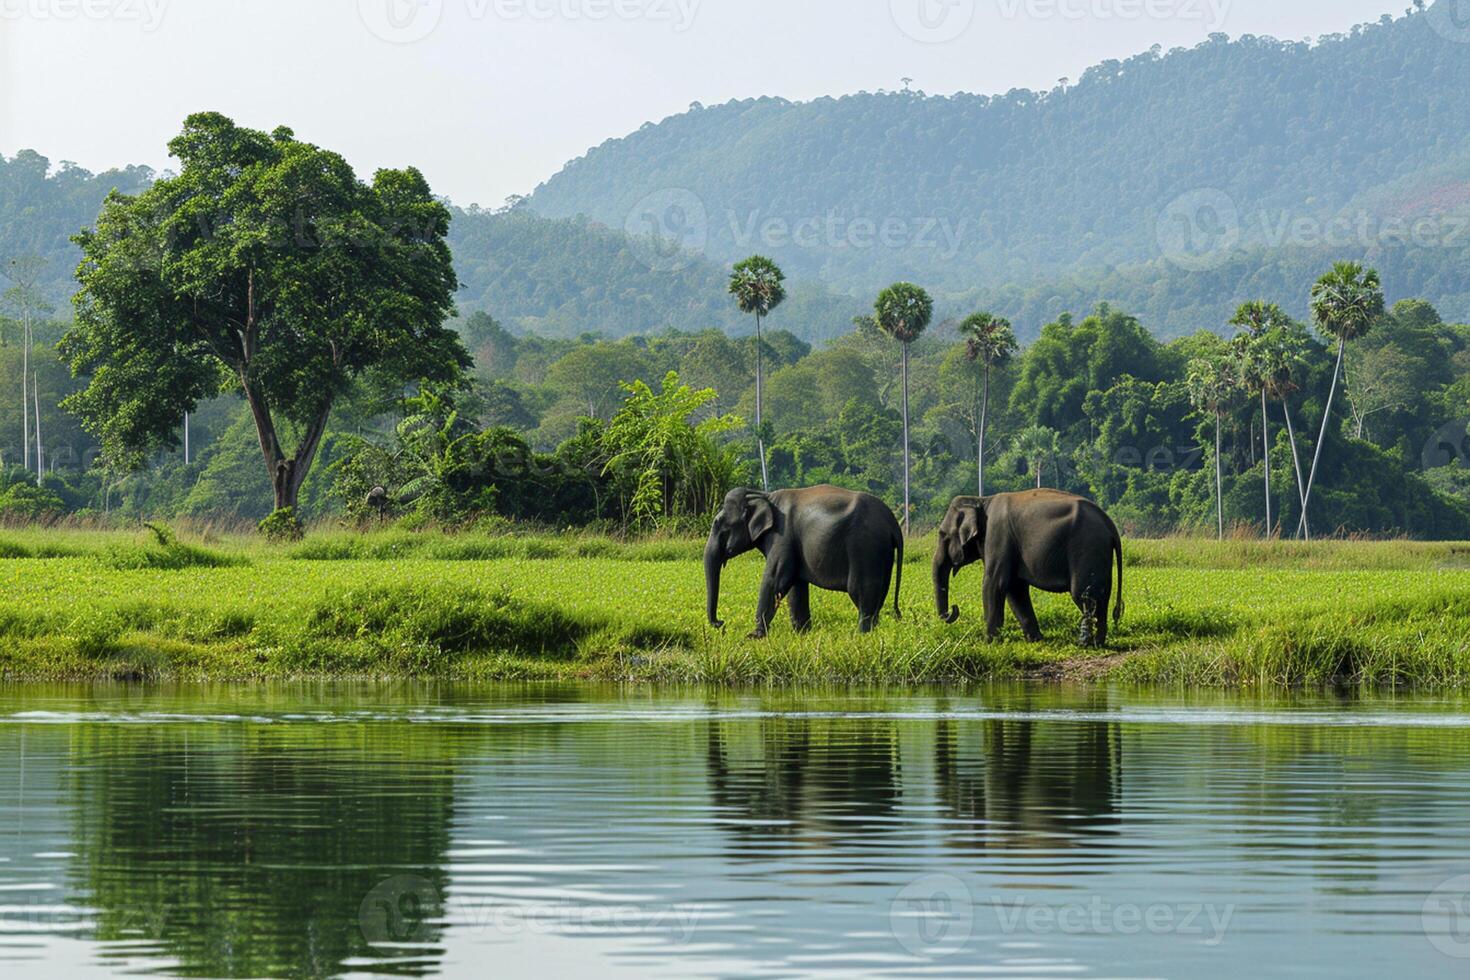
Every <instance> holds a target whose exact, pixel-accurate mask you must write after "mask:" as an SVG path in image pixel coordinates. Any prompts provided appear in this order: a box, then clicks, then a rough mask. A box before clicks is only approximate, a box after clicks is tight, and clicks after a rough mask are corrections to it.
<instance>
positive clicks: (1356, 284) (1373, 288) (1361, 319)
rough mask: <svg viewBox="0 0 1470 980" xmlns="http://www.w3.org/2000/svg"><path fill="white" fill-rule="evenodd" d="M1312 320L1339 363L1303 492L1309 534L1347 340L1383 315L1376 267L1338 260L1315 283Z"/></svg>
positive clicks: (1305, 526)
mask: <svg viewBox="0 0 1470 980" xmlns="http://www.w3.org/2000/svg"><path fill="white" fill-rule="evenodd" d="M1311 305H1312V320H1313V321H1314V322H1315V323H1316V324H1317V329H1318V330H1320V331H1321V332H1322V334H1323V335H1324V336H1325V337H1328V338H1332V339H1336V341H1337V363H1336V364H1335V365H1334V366H1333V368H1332V386H1331V387H1330V388H1329V389H1328V391H1327V407H1326V409H1325V410H1324V411H1323V413H1322V431H1321V433H1320V434H1319V435H1318V436H1317V447H1316V449H1315V450H1313V452H1312V469H1311V472H1309V473H1308V474H1307V489H1306V492H1305V493H1304V494H1303V495H1302V518H1301V524H1300V525H1299V526H1298V530H1299V531H1301V532H1302V533H1303V534H1310V533H1311V531H1310V527H1311V525H1310V524H1309V523H1308V516H1309V515H1308V510H1307V509H1308V507H1309V506H1310V505H1311V502H1312V486H1313V485H1314V484H1315V483H1316V481H1317V465H1318V464H1319V463H1320V462H1321V460H1322V444H1323V443H1324V442H1326V441H1327V426H1328V425H1329V424H1330V423H1331V421H1332V403H1333V400H1334V399H1335V398H1336V396H1337V381H1338V378H1340V377H1341V376H1342V360H1343V355H1344V354H1345V353H1346V352H1347V345H1348V341H1350V340H1357V339H1358V338H1360V337H1364V336H1366V335H1367V333H1368V331H1369V330H1372V329H1373V325H1374V324H1375V323H1377V322H1378V320H1379V319H1380V318H1381V317H1382V316H1383V286H1382V284H1381V283H1380V282H1379V279H1378V270H1377V269H1364V268H1363V267H1362V266H1361V265H1358V264H1357V263H1356V262H1339V263H1337V264H1336V265H1334V266H1333V267H1332V271H1331V272H1328V273H1327V274H1326V275H1324V276H1323V277H1322V278H1321V279H1318V280H1317V282H1316V283H1315V284H1314V285H1313V286H1312V304H1311Z"/></svg>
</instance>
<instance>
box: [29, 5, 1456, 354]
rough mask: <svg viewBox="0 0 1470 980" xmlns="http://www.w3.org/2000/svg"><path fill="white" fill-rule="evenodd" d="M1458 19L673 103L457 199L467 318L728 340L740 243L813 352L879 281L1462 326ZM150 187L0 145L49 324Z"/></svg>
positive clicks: (139, 170) (1133, 304)
mask: <svg viewBox="0 0 1470 980" xmlns="http://www.w3.org/2000/svg"><path fill="white" fill-rule="evenodd" d="M1453 2H1454V0H1448V2H1445V0H1442V2H1441V4H1439V5H1436V6H1434V7H1431V8H1429V9H1427V10H1425V11H1417V12H1415V13H1412V14H1409V15H1407V16H1404V17H1400V18H1398V19H1396V20H1389V19H1385V21H1383V22H1381V23H1379V24H1375V25H1370V26H1366V27H1363V28H1360V29H1357V30H1354V31H1353V32H1351V33H1350V34H1348V35H1343V36H1335V37H1329V38H1323V39H1319V41H1318V42H1317V43H1315V44H1306V43H1299V42H1280V41H1275V40H1271V39H1268V38H1255V37H1245V38H1241V39H1239V40H1236V41H1229V40H1227V39H1225V38H1224V37H1223V36H1217V37H1215V38H1213V39H1211V40H1210V41H1208V42H1206V43H1204V44H1201V45H1199V46H1198V47H1195V48H1191V49H1188V50H1177V51H1173V52H1169V53H1163V52H1161V51H1158V50H1154V51H1150V52H1146V53H1145V54H1142V55H1140V56H1138V57H1135V58H1131V59H1129V60H1127V61H1124V62H1106V63H1103V64H1101V65H1098V66H1096V67H1094V68H1092V69H1090V70H1089V71H1087V72H1086V74H1085V75H1084V76H1083V77H1082V78H1081V79H1080V80H1079V81H1078V82H1077V83H1076V84H1075V85H1070V84H1069V85H1067V86H1059V87H1058V88H1057V89H1056V90H1054V91H1052V92H1048V93H1033V92H1028V91H1020V90H1017V91H1013V92H1011V93H1009V94H1007V95H1004V96H1000V97H994V98H992V97H985V96H970V95H962V96H955V97H950V98H931V97H927V96H924V95H922V94H920V93H886V94H885V93H877V94H859V95H851V96H844V97H841V98H825V99H818V100H816V101H813V102H807V103H792V102H788V101H785V100H782V99H772V98H767V99H757V100H749V101H745V102H734V103H730V104H727V105H723V106H718V107H713V108H707V109H706V108H694V109H691V111H689V112H687V113H684V114H682V115H679V116H676V117H673V118H671V119H667V120H665V121H663V122H662V123H658V124H649V125H646V126H644V127H643V128H642V129H640V130H638V131H637V132H636V133H633V134H631V135H629V136H627V137H626V138H624V139H618V140H612V141H609V142H608V143H605V144H603V145H602V146H600V147H598V148H596V149H594V150H592V151H591V152H589V153H588V154H587V155H586V156H585V157H582V158H580V159H578V160H576V161H573V162H572V163H569V164H568V165H567V166H566V168H565V169H564V170H563V171H562V172H561V173H559V174H557V175H556V176H555V177H553V178H551V179H550V180H549V181H547V182H546V183H545V184H544V185H542V186H541V187H540V188H539V189H537V191H536V192H535V194H534V195H533V196H532V197H531V198H530V199H529V200H527V201H525V202H523V203H522V204H521V205H519V206H517V207H516V208H514V209H512V210H510V211H497V212H489V211H483V210H479V209H455V211H454V222H453V225H452V228H451V233H450V240H451V245H452V247H453V248H454V253H455V263H456V268H457V270H458V272H459V276H460V279H461V283H462V289H461V291H460V294H459V296H458V302H459V307H460V310H461V312H462V313H464V314H466V315H467V314H469V313H472V312H475V311H477V310H484V311H486V312H489V313H491V314H493V315H494V316H495V317H496V319H497V320H499V321H500V322H501V323H504V324H506V325H507V326H509V327H511V328H512V329H515V330H518V331H521V332H527V331H529V332H534V333H539V334H543V335H546V336H560V337H575V336H579V335H581V334H584V333H599V334H603V335H605V336H609V337H621V336H626V335H629V334H634V333H639V334H651V333H658V332H662V331H663V330H664V329H666V328H670V327H673V328H678V329H682V330H699V329H703V328H706V327H720V328H723V329H726V330H731V331H745V330H748V329H750V324H749V323H748V322H746V320H745V319H744V318H741V317H740V316H738V315H737V314H736V312H735V310H734V304H733V303H732V302H731V300H730V298H729V297H728V296H727V295H726V293H725V283H726V277H727V275H728V270H729V264H730V262H732V261H734V260H737V259H739V258H743V257H745V256H746V255H749V254H751V253H753V252H761V253H764V254H768V255H771V256H772V257H774V258H775V259H777V261H779V262H780V263H781V264H782V266H783V267H784V268H785V271H786V273H787V275H788V282H787V286H788V299H787V301H786V302H785V304H783V305H782V307H781V309H780V310H778V311H777V313H776V315H775V317H774V318H773V320H772V324H771V325H772V326H773V327H779V328H784V329H788V330H790V331H792V332H793V333H795V334H797V335H798V336H800V337H802V338H803V339H805V340H809V341H819V340H824V339H827V338H830V337H833V336H836V335H838V334H841V333H844V332H846V331H848V330H849V329H850V327H851V321H852V317H853V315H855V314H857V313H861V312H864V311H865V310H866V309H869V308H870V307H871V303H872V297H873V296H874V295H876V293H877V291H878V290H879V289H881V288H882V287H883V286H885V285H887V284H888V283H889V282H891V281H893V280H896V279H901V278H902V279H910V280H913V281H915V282H919V283H921V284H923V285H925V286H927V287H929V288H930V290H931V291H933V292H934V294H935V297H936V300H937V302H938V310H937V313H938V317H939V318H940V319H941V320H942V319H944V318H948V317H953V316H960V315H963V314H965V313H968V312H970V311H972V310H974V309H976V308H980V307H988V308H990V309H993V310H995V311H996V312H998V313H1001V314H1003V315H1005V316H1008V317H1010V318H1011V319H1012V320H1013V321H1014V322H1015V324H1016V330H1017V333H1018V334H1019V335H1020V337H1021V339H1022V340H1030V339H1032V338H1034V337H1035V336H1036V334H1037V332H1038V331H1039V329H1040V326H1041V325H1042V324H1044V323H1047V322H1049V321H1051V320H1053V319H1055V318H1056V316H1057V315H1059V314H1060V313H1063V312H1066V311H1073V312H1079V313H1081V312H1085V311H1087V310H1090V309H1092V308H1093V307H1095V306H1096V305H1097V304H1098V303H1099V302H1103V301H1107V302H1111V303H1112V304H1114V305H1115V306H1117V307H1120V308H1123V309H1126V310H1128V311H1129V312H1131V313H1133V314H1135V315H1136V316H1138V317H1139V319H1140V320H1141V321H1142V322H1143V323H1144V324H1145V325H1146V326H1147V327H1148V328H1149V329H1150V330H1151V331H1153V332H1154V333H1155V334H1157V335H1159V336H1163V337H1172V336H1179V335H1182V334H1185V333H1190V332H1193V331H1195V330H1198V329H1199V328H1201V327H1208V328H1215V329H1219V328H1220V327H1221V326H1222V325H1223V324H1224V322H1225V320H1226V319H1227V318H1228V317H1229V315H1230V313H1231V312H1232V311H1233V310H1234V309H1235V307H1236V306H1237V305H1238V304H1239V303H1240V302H1242V301H1244V300H1249V299H1256V298H1265V299H1269V300H1272V301H1275V302H1279V303H1281V304H1282V305H1283V306H1285V307H1286V308H1287V309H1288V311H1289V312H1291V313H1293V314H1294V315H1297V316H1299V317H1301V316H1305V314H1306V299H1307V297H1306V290H1305V285H1304V284H1306V283H1310V282H1311V281H1313V280H1314V279H1315V278H1316V276H1317V275H1319V274H1320V273H1321V272H1322V271H1323V270H1324V269H1326V268H1327V267H1328V266H1329V265H1330V264H1331V263H1332V262H1333V261H1335V260H1338V259H1349V258H1351V259H1358V260H1361V261H1364V262H1366V263H1368V264H1370V265H1373V266H1375V267H1377V268H1378V269H1379V270H1380V271H1381V272H1382V274H1383V279H1384V285H1385V288H1386V290H1387V292H1388V294H1389V300H1390V301H1393V300H1397V299H1401V298H1406V297H1411V296H1412V297H1418V298H1423V299H1425V300H1428V301H1430V302H1432V303H1433V304H1434V305H1435V306H1436V308H1438V309H1439V311H1440V312H1441V314H1442V315H1444V316H1445V317H1446V318H1448V319H1451V320H1455V321H1465V320H1470V276H1467V275H1466V270H1467V269H1470V98H1467V97H1466V94H1465V93H1467V92H1470V29H1463V28H1461V29H1458V32H1457V22H1456V21H1455V20H1454V19H1453V18H1452V17H1451V16H1450V6H1449V4H1452V3H1453ZM286 121H289V120H286ZM5 149H7V151H8V149H9V148H5ZM152 176H153V175H152V173H151V171H149V170H148V169H147V168H143V167H128V168H125V169H122V170H115V171H110V172H108V173H105V174H100V175H95V176H94V175H92V174H89V173H87V172H86V171H84V170H81V169H79V168H76V167H71V166H68V165H66V164H62V165H60V166H57V167H51V166H50V165H49V164H48V162H47V161H46V159H45V158H44V157H41V156H39V155H38V154H36V153H34V152H31V151H21V152H19V153H17V154H16V155H15V156H13V157H10V158H8V159H7V158H5V157H3V156H0V265H3V264H4V263H5V262H6V261H8V260H9V259H12V258H16V257H19V256H24V255H39V256H41V257H43V258H44V259H45V260H46V261H45V266H44V270H43V278H42V282H41V285H42V287H43V290H44V291H45V293H46V294H47V295H48V297H49V299H50V301H51V303H52V304H53V305H55V306H56V307H58V309H59V310H61V311H62V312H63V314H64V313H65V312H66V307H67V301H68V298H69V296H70V294H71V292H72V289H73V288H74V283H73V281H72V279H71V274H72V272H73V270H74V268H75V265H76V261H77V252H76V249H75V248H74V246H72V245H71V244H70V242H69V241H68V237H69V236H70V235H72V234H74V233H75V232H76V231H77V230H78V229H80V228H82V227H83V226H85V225H89V224H90V223H91V222H92V221H93V220H94V219H95V216H96V213H97V209H98V207H99V206H100V204H101V202H102V200H103V198H104V197H105V195H106V194H107V192H108V191H109V190H111V189H112V188H114V187H116V188H118V189H120V190H123V191H125V192H130V191H136V190H138V189H140V188H141V187H142V186H145V185H146V184H147V182H148V181H149V180H151V179H152ZM650 233H655V234H657V235H660V236H663V238H664V239H665V241H664V243H663V244H658V243H656V242H655V241H654V240H653V239H651V238H650V237H648V236H649V234H650ZM5 285H6V283H4V282H0V288H3V287H4V286H5Z"/></svg>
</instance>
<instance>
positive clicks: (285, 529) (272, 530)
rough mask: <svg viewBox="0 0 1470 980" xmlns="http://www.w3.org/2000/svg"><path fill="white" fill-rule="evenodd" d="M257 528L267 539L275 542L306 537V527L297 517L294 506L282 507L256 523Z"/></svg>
mask: <svg viewBox="0 0 1470 980" xmlns="http://www.w3.org/2000/svg"><path fill="white" fill-rule="evenodd" d="M256 529H257V530H258V531H260V533H261V536H262V537H264V538H265V539H266V540H267V541H271V542H275V543H281V542H288V541H300V540H301V539H302V538H304V537H306V529H305V528H304V527H302V526H301V521H299V520H297V519H296V510H295V508H293V507H282V508H281V509H280V510H278V511H276V512H275V513H273V514H271V515H270V516H269V517H267V518H266V519H265V520H263V521H261V522H260V523H259V524H258V525H256Z"/></svg>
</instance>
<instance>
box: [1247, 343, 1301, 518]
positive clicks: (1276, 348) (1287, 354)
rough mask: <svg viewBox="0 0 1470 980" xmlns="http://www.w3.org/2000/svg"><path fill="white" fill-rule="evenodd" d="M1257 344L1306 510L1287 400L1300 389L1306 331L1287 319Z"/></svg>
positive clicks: (1294, 429) (1299, 500)
mask: <svg viewBox="0 0 1470 980" xmlns="http://www.w3.org/2000/svg"><path fill="white" fill-rule="evenodd" d="M1256 347H1257V351H1258V352H1257V357H1258V359H1259V360H1260V361H1261V368H1260V370H1261V373H1262V374H1263V376H1264V378H1265V383H1266V390H1267V391H1268V392H1269V393H1270V395H1271V397H1272V398H1275V399H1276V400H1277V401H1279V402H1281V417H1282V418H1284V419H1285V420H1286V441H1287V445H1289V446H1290V447H1291V465H1292V468H1293V469H1295V470H1296V496H1297V501H1298V502H1299V503H1300V504H1301V506H1302V509H1303V510H1305V509H1306V500H1307V484H1306V480H1305V479H1304V478H1303V476H1302V459H1301V455H1300V454H1299V453H1298V452H1297V443H1296V427H1295V426H1293V425H1292V422H1291V405H1290V404H1289V403H1288V402H1287V399H1288V398H1289V397H1290V396H1291V394H1292V393H1293V392H1295V391H1297V390H1298V389H1299V388H1300V386H1299V385H1298V384H1297V383H1296V377H1297V374H1298V373H1299V372H1300V371H1301V369H1302V368H1303V367H1304V366H1305V365H1306V363H1307V359H1306V356H1305V352H1306V349H1307V332H1306V329H1305V328H1303V327H1302V326H1301V325H1300V324H1297V323H1296V322H1294V321H1292V320H1290V319H1288V320H1287V321H1286V322H1285V323H1284V324H1282V325H1281V326H1280V327H1279V328H1277V329H1275V330H1272V331H1271V332H1270V333H1268V334H1266V335H1265V336H1263V337H1262V338H1261V339H1260V340H1259V341H1258V342H1257V344H1256ZM1307 540H1311V533H1310V532H1307Z"/></svg>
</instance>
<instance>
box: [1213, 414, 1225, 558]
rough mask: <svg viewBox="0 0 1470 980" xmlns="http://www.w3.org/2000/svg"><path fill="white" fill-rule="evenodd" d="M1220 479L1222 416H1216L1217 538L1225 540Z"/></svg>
mask: <svg viewBox="0 0 1470 980" xmlns="http://www.w3.org/2000/svg"><path fill="white" fill-rule="evenodd" d="M1223 486H1224V484H1223V483H1222V482H1221V479H1220V416H1219V414H1218V413H1217V414H1216V415H1215V536H1216V539H1217V540H1219V541H1224V540H1225V495H1224V490H1223Z"/></svg>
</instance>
